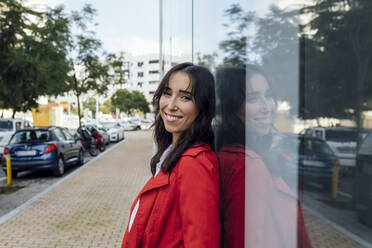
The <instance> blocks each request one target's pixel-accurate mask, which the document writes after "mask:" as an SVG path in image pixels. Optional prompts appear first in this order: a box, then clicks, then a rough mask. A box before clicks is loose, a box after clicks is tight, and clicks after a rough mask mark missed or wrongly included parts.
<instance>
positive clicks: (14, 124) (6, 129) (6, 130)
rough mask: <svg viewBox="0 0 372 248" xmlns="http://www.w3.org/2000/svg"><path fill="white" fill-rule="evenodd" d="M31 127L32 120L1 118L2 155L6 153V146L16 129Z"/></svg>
mask: <svg viewBox="0 0 372 248" xmlns="http://www.w3.org/2000/svg"><path fill="white" fill-rule="evenodd" d="M29 127H33V124H32V122H29V121H26V120H22V119H5V118H0V156H1V155H2V154H4V146H6V145H7V144H8V143H9V140H10V138H11V137H12V135H13V134H14V133H15V131H17V130H19V129H23V128H29Z"/></svg>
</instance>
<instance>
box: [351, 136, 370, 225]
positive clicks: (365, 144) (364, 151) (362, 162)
mask: <svg viewBox="0 0 372 248" xmlns="http://www.w3.org/2000/svg"><path fill="white" fill-rule="evenodd" d="M355 176H356V180H355V182H356V185H355V186H356V189H355V193H356V197H355V203H356V204H355V206H356V211H357V215H358V218H359V219H360V220H361V221H362V222H363V223H365V224H367V225H369V226H371V227H372V132H370V133H369V134H368V135H367V136H366V137H365V139H364V140H363V141H362V143H361V145H360V148H359V151H358V153H357V165H356V173H355Z"/></svg>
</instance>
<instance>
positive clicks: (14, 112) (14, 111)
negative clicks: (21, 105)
mask: <svg viewBox="0 0 372 248" xmlns="http://www.w3.org/2000/svg"><path fill="white" fill-rule="evenodd" d="M16 112H17V110H15V109H13V114H12V119H14V117H15V114H16Z"/></svg>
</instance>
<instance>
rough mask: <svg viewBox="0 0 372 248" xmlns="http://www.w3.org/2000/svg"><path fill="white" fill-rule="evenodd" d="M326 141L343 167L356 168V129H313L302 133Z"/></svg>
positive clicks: (339, 127) (338, 127)
mask: <svg viewBox="0 0 372 248" xmlns="http://www.w3.org/2000/svg"><path fill="white" fill-rule="evenodd" d="M301 133H302V134H304V135H306V136H312V137H318V138H320V139H322V140H325V141H326V142H327V144H328V145H329V146H330V147H331V149H332V150H333V151H334V153H335V154H336V156H337V157H338V158H339V159H340V165H341V166H343V167H349V168H350V167H351V168H352V167H355V153H356V142H357V137H358V135H357V130H356V128H354V127H341V126H337V127H312V128H307V129H305V130H303V131H302V132H301Z"/></svg>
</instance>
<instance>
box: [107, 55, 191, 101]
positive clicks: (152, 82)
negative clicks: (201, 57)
mask: <svg viewBox="0 0 372 248" xmlns="http://www.w3.org/2000/svg"><path fill="white" fill-rule="evenodd" d="M164 57H165V59H164V73H166V72H167V71H168V70H169V69H170V68H171V67H172V66H174V65H176V64H178V63H182V62H185V61H188V60H187V58H186V57H185V58H183V57H172V60H170V59H169V58H170V57H169V56H164ZM125 60H126V63H124V64H125V66H124V67H125V68H124V70H123V73H125V78H126V83H125V84H123V85H121V86H120V85H114V86H110V90H109V93H108V96H109V97H111V95H112V94H114V93H115V91H116V90H118V89H120V88H123V89H128V90H131V91H133V90H137V91H139V92H141V93H142V94H143V95H144V96H145V97H146V99H147V101H148V102H149V103H150V102H151V101H152V97H153V95H154V93H155V91H156V89H157V87H158V85H159V82H160V80H161V77H162V76H163V75H161V72H160V63H159V54H147V55H141V56H132V55H127V56H126V57H125Z"/></svg>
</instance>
